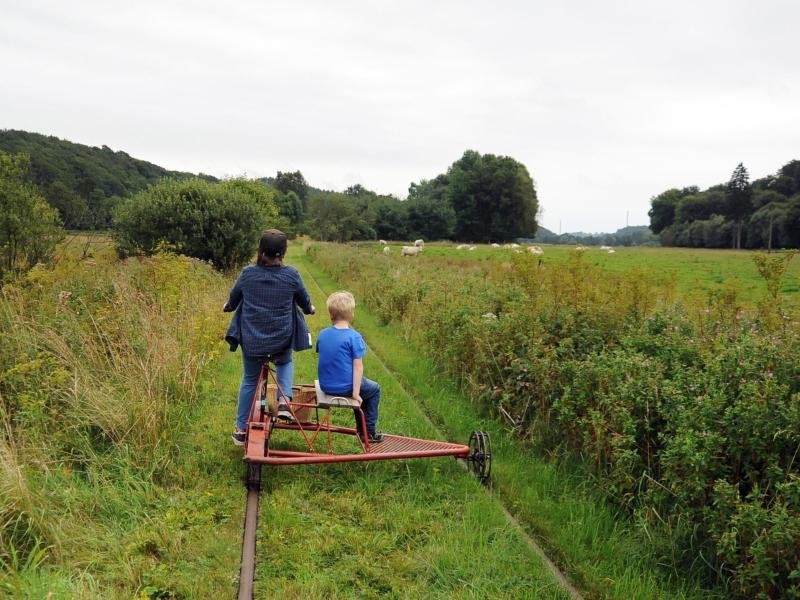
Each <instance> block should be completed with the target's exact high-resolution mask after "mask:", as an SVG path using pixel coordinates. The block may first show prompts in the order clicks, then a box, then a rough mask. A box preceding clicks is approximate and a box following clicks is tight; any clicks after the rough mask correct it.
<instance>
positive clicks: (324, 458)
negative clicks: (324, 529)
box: [244, 362, 470, 465]
mask: <svg viewBox="0 0 800 600" xmlns="http://www.w3.org/2000/svg"><path fill="white" fill-rule="evenodd" d="M270 377H271V378H272V380H273V381H274V382H275V384H276V386H277V391H278V397H279V398H280V397H281V396H283V397H285V394H284V393H283V389H282V388H281V387H280V384H279V383H278V379H277V376H276V375H275V373H274V371H273V370H272V369H271V367H270V365H269V363H268V362H266V363H264V366H263V367H262V368H261V373H260V374H259V378H258V384H257V385H256V393H255V394H254V395H253V403H252V404H251V406H250V418H249V419H248V421H247V441H246V442H245V452H244V460H245V461H247V462H251V463H259V464H268V465H301V464H315V463H317V464H319V463H338V462H358V461H368V460H393V459H405V458H428V457H434V456H455V457H457V458H467V456H468V455H469V453H470V449H469V446H465V445H463V444H451V443H449V442H438V441H434V440H423V439H419V438H411V437H405V436H401V435H391V434H385V435H384V438H383V441H382V442H380V443H378V444H372V445H370V443H369V440H368V439H365V440H363V441H362V440H361V439H360V437H358V435H357V432H356V430H355V428H352V427H341V426H339V425H333V424H332V423H331V420H330V419H331V414H330V411H331V408H327V407H326V408H321V407H319V406H317V404H316V403H313V404H312V403H308V402H294V401H293V402H290V403H288V404H289V410H290V411H291V413H292V416H293V417H294V418H295V420H294V422H293V423H284V422H282V421H278V420H277V419H273V418H272V417H271V416H270V415H269V413H268V411H267V407H266V384H267V382H268V381H269V379H270ZM262 398H263V399H264V405H263V406H262V402H261V401H262ZM301 407H309V408H313V409H314V420H313V421H306V422H300V421H299V420H298V419H297V413H296V412H295V409H299V408H301ZM353 410H356V411H357V412H358V414H359V420H360V421H361V426H362V428H363V431H366V429H367V427H366V419H365V417H364V411H362V410H361V408H356V409H353ZM319 411H324V416H323V418H322V419H321V420H320V418H319ZM276 429H283V430H287V431H295V432H299V433H300V435H301V436H302V439H303V440H304V442H305V445H306V450H278V449H271V448H270V447H269V441H270V437H271V436H272V433H273V432H274V430H276ZM323 432H324V433H325V435H326V437H327V440H326V442H327V443H326V450H327V452H319V451H317V450H316V448H315V443H316V441H317V438H318V436H319V434H320V433H323ZM334 434H336V435H337V436H338V435H351V436H356V438H357V439H358V440H359V442H360V446H361V450H362V452H361V453H359V454H353V453H349V454H336V453H335V452H334V448H333V437H334Z"/></svg>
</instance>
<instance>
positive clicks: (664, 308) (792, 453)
mask: <svg viewBox="0 0 800 600" xmlns="http://www.w3.org/2000/svg"><path fill="white" fill-rule="evenodd" d="M310 252H311V256H312V258H313V260H314V261H315V262H316V263H317V264H318V265H320V266H322V267H323V268H324V269H325V270H326V271H327V272H328V273H330V274H331V276H332V277H334V278H335V279H337V280H338V281H340V282H341V284H342V285H345V286H347V287H348V288H350V289H351V290H352V291H353V292H354V293H355V294H356V296H357V297H359V298H363V299H364V301H365V302H366V303H367V304H368V305H369V306H370V308H371V309H372V310H373V311H374V312H375V313H376V314H377V315H379V317H380V318H382V319H383V320H384V321H385V322H391V323H397V324H398V325H399V326H400V327H401V328H402V329H403V331H405V332H406V335H407V337H408V338H409V340H411V341H413V342H414V343H415V344H417V345H418V346H419V347H420V348H422V349H424V351H425V352H426V353H427V354H428V355H429V356H431V357H432V358H433V359H434V360H435V361H436V362H437V364H438V365H439V366H440V368H442V369H444V370H445V371H446V372H448V373H449V374H451V375H453V376H455V377H456V378H458V380H459V381H460V382H461V383H462V385H463V386H464V388H465V389H466V390H468V391H469V392H470V394H471V395H473V396H474V397H476V398H478V399H479V400H480V402H481V404H482V405H483V406H484V407H485V408H486V409H487V410H488V411H490V412H491V413H493V414H499V415H502V417H503V418H504V419H505V420H506V421H507V423H508V425H509V426H510V427H512V428H514V429H515V430H516V431H517V432H518V433H519V435H521V436H524V437H526V438H528V439H530V440H532V441H533V442H534V443H535V445H536V446H538V447H539V448H540V449H541V450H543V451H546V452H549V453H553V454H555V455H558V456H562V457H581V460H582V462H584V464H586V465H587V467H589V468H590V469H591V470H592V472H594V474H595V476H594V477H595V486H596V487H597V488H598V489H600V490H602V492H603V493H604V494H605V495H606V497H607V498H608V499H609V501H611V502H613V503H614V504H615V505H616V506H618V507H619V508H620V509H622V510H624V511H625V512H626V513H628V514H629V515H630V518H631V519H632V521H633V522H634V523H636V524H637V526H638V527H639V528H640V530H641V532H642V535H643V537H645V538H646V539H647V540H648V544H649V546H650V547H651V548H652V549H653V550H654V551H656V552H658V553H659V554H660V556H661V559H660V561H661V562H662V564H664V565H668V566H670V567H671V568H673V569H676V570H679V571H682V572H685V573H690V572H693V573H696V574H703V575H704V577H705V578H706V579H707V580H708V581H710V582H715V585H719V586H723V587H724V588H725V589H727V590H728V593H730V594H732V595H735V596H737V597H742V598H753V597H765V598H766V597H785V598H790V597H794V596H795V595H797V593H798V592H800V587H798V586H799V585H800V583H799V582H798V581H797V568H798V564H799V561H800V555H799V554H798V545H797V540H798V539H800V505H798V500H797V499H798V497H800V496H799V495H798V490H800V487H798V486H800V463H798V462H797V460H796V457H797V452H798V448H799V447H800V410H799V409H798V407H800V402H798V401H799V400H800V384H799V383H798V382H799V381H800V377H799V374H800V372H798V363H797V360H796V357H797V356H798V352H799V351H800V327H798V322H797V314H796V313H791V314H788V313H787V311H786V309H785V307H784V306H783V305H782V301H781V296H780V294H778V293H776V290H778V289H779V288H780V279H781V277H782V276H783V274H784V273H785V268H786V264H787V263H788V261H789V260H791V255H778V256H775V257H766V258H762V259H760V263H759V265H758V270H759V272H760V273H761V274H762V275H763V277H764V280H765V286H764V293H763V296H762V298H763V300H762V301H761V302H759V303H758V304H757V305H756V306H753V307H752V308H750V309H747V310H746V309H744V308H743V307H742V304H741V303H740V302H739V301H738V299H737V297H736V290H735V289H732V288H728V289H724V290H722V291H721V292H719V293H717V294H715V295H713V296H712V297H710V298H708V299H707V301H706V302H705V303H704V304H703V305H701V306H699V307H697V310H695V307H694V306H687V305H685V304H683V303H682V302H680V301H676V300H675V299H674V293H673V290H670V289H668V288H664V286H663V284H662V282H661V281H660V280H659V278H658V277H657V276H656V275H655V274H654V273H648V272H647V271H646V270H639V271H634V272H628V273H611V272H609V271H607V270H604V269H601V268H599V267H596V266H594V265H592V264H590V262H589V261H587V260H586V258H585V256H584V254H583V253H579V252H578V253H574V254H573V255H571V256H570V257H569V259H568V260H567V261H566V262H565V263H560V264H555V263H544V262H541V261H539V260H537V259H535V258H533V257H530V256H526V255H511V256H510V257H508V260H505V261H486V262H484V261H474V262H472V263H469V262H468V261H464V260H459V261H457V262H456V263H454V262H453V261H452V258H450V259H448V258H442V259H436V258H430V259H429V260H428V261H427V262H422V261H415V262H414V263H413V264H411V263H410V261H408V260H407V261H406V262H401V259H399V258H393V257H391V256H389V257H387V256H384V255H383V254H380V255H376V253H375V251H374V248H367V247H362V248H354V247H342V246H339V247H336V249H335V251H334V250H333V249H332V248H331V247H330V246H325V247H324V250H323V246H314V247H312V248H311V250H310ZM768 290H769V291H768Z"/></svg>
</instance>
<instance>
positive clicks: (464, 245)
mask: <svg viewBox="0 0 800 600" xmlns="http://www.w3.org/2000/svg"><path fill="white" fill-rule="evenodd" d="M467 247H468V246H467V245H466V244H459V245H458V246H456V250H464V249H466V248H467Z"/></svg>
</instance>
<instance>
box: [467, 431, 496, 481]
mask: <svg viewBox="0 0 800 600" xmlns="http://www.w3.org/2000/svg"><path fill="white" fill-rule="evenodd" d="M467 466H468V467H469V470H470V472H471V473H472V474H473V475H475V477H477V478H478V481H480V482H481V483H482V484H483V485H488V484H489V483H490V482H491V480H492V445H491V443H490V441H489V434H488V433H486V432H485V431H473V432H472V435H470V436H469V455H468V456H467Z"/></svg>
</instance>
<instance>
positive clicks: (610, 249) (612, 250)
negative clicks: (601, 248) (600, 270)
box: [608, 248, 617, 254]
mask: <svg viewBox="0 0 800 600" xmlns="http://www.w3.org/2000/svg"><path fill="white" fill-rule="evenodd" d="M616 252H617V251H616V250H614V249H613V248H609V249H608V253H609V254H615V253H616Z"/></svg>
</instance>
